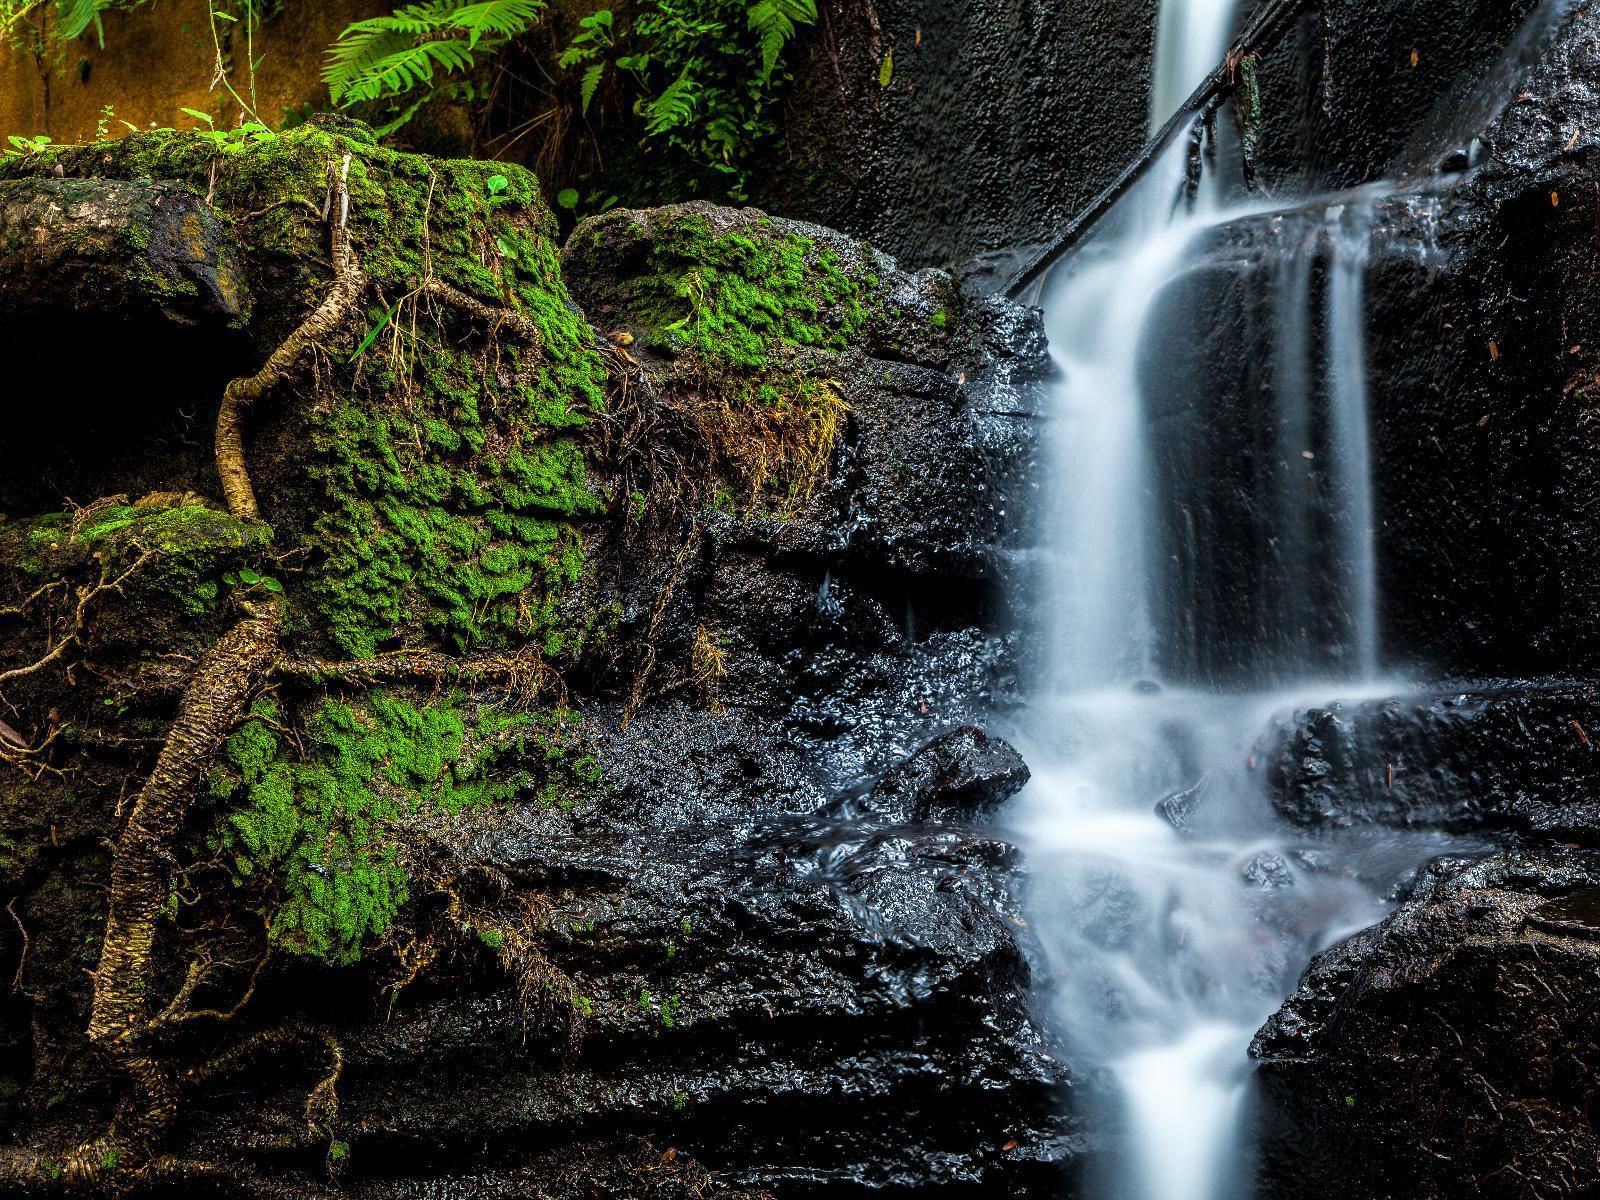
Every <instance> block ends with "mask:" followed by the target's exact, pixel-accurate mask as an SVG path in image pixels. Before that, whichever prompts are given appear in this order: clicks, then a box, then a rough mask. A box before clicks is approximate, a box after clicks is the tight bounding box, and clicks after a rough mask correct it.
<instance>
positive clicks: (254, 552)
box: [0, 496, 272, 638]
mask: <svg viewBox="0 0 1600 1200" xmlns="http://www.w3.org/2000/svg"><path fill="white" fill-rule="evenodd" d="M197 499H198V498H197V497H188V496H173V497H150V498H147V499H145V500H142V501H140V502H139V503H138V504H126V503H120V502H116V501H113V502H111V503H101V504H97V505H93V506H91V507H89V508H85V509H80V510H79V511H78V512H75V513H48V514H46V515H44V516H41V517H36V518H32V519H30V520H28V521H19V522H13V523H11V524H10V525H9V526H4V527H0V548H5V549H6V550H7V551H9V552H10V553H12V554H13V555H14V557H12V559H11V561H12V563H13V564H14V565H15V566H16V568H17V569H18V570H19V571H20V572H21V574H22V575H23V576H26V577H28V578H31V579H35V580H37V581H39V583H41V584H43V583H45V582H47V581H49V580H51V579H61V578H63V577H69V578H74V579H76V578H78V577H82V579H83V580H84V581H85V582H90V583H92V582H93V581H94V580H95V579H99V580H102V581H107V582H110V581H114V580H117V579H119V578H120V579H123V580H124V582H123V583H121V584H120V585H119V587H118V589H117V590H118V594H119V598H120V601H121V602H120V603H119V604H118V605H117V606H115V607H116V613H115V620H116V621H120V622H122V623H124V624H127V623H137V622H149V621H152V620H153V621H156V622H157V623H159V624H162V625H165V624H168V623H170V622H172V621H181V620H183V619H184V618H186V617H194V616H201V615H207V614H211V613H213V612H215V611H216V609H217V605H218V602H219V599H220V598H221V596H222V594H223V592H224V591H225V590H226V587H225V584H224V576H226V575H228V574H229V573H231V572H237V571H240V570H245V571H251V570H253V569H254V566H255V565H256V564H258V563H260V561H261V560H262V557H263V555H264V554H265V552H266V550H267V548H268V546H269V545H270V544H271V542H272V530H271V529H270V528H269V527H268V526H267V525H265V524H263V523H262V522H260V521H241V520H238V519H237V518H235V517H232V516H230V515H229V514H227V513H225V512H222V511H220V510H218V509H215V508H211V507H208V506H206V505H204V504H201V503H195V502H194V501H195V500H197ZM150 632H151V627H150V626H149V625H148V624H146V625H145V626H144V627H143V631H142V634H141V635H140V636H142V637H144V638H148V637H149V635H150Z"/></svg>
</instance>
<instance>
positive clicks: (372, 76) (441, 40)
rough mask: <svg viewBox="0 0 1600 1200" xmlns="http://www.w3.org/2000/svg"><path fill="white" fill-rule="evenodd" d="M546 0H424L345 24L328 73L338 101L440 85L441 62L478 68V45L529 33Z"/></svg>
mask: <svg viewBox="0 0 1600 1200" xmlns="http://www.w3.org/2000/svg"><path fill="white" fill-rule="evenodd" d="M544 8H545V0H472V2H470V3H469V2H467V0H424V3H421V4H407V5H402V6H401V7H399V8H397V9H395V10H394V12H392V13H391V14H389V15H388V16H384V17H369V18H368V19H367V20H364V21H356V22H353V23H352V24H351V25H349V26H347V27H346V28H345V31H344V32H343V33H342V34H340V35H339V40H338V41H337V42H335V43H334V44H333V46H332V47H331V48H330V49H329V51H328V62H327V65H326V66H325V67H324V68H323V72H322V78H323V80H324V81H325V82H326V83H327V85H328V91H329V92H330V93H331V94H332V96H333V100H334V103H336V104H341V105H345V106H348V105H351V104H359V103H362V102H364V101H372V100H381V99H384V98H386V97H393V96H398V95H402V94H404V93H406V92H410V91H413V90H415V89H417V88H419V87H423V86H425V85H426V86H429V87H431V86H432V83H433V77H434V73H435V71H436V70H439V71H443V72H445V73H446V74H449V73H453V72H459V71H470V70H471V69H472V68H473V67H474V66H475V65H476V63H477V59H476V57H475V55H476V52H478V51H480V50H483V51H489V50H495V49H498V48H499V47H500V46H502V45H503V44H504V43H505V42H506V41H508V40H509V39H511V38H514V37H517V36H518V35H519V34H522V33H526V32H527V31H528V30H529V29H531V28H532V27H533V26H534V25H535V24H536V23H537V22H538V20H539V18H540V16H541V15H542V14H543V12H544Z"/></svg>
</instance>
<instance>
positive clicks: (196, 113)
mask: <svg viewBox="0 0 1600 1200" xmlns="http://www.w3.org/2000/svg"><path fill="white" fill-rule="evenodd" d="M180 111H182V112H186V113H188V114H189V115H190V116H191V117H193V118H194V119H195V120H196V121H204V122H205V123H206V125H207V126H208V127H209V126H212V125H215V124H216V123H217V121H216V118H215V117H213V116H212V115H211V114H210V113H204V112H201V111H200V110H199V109H198V108H185V109H181V110H180Z"/></svg>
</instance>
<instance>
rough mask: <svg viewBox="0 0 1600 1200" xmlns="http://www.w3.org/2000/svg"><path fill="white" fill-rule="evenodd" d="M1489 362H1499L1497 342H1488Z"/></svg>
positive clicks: (1498, 345) (1498, 344)
mask: <svg viewBox="0 0 1600 1200" xmlns="http://www.w3.org/2000/svg"><path fill="white" fill-rule="evenodd" d="M1489 361H1490V362H1499V361H1500V343H1499V342H1490V343H1489Z"/></svg>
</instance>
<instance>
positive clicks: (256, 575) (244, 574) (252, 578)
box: [239, 567, 261, 587]
mask: <svg viewBox="0 0 1600 1200" xmlns="http://www.w3.org/2000/svg"><path fill="white" fill-rule="evenodd" d="M239 581H240V582H241V583H248V584H249V585H250V586H251V587H254V586H255V585H256V584H258V583H260V582H261V573H260V572H259V571H252V570H251V569H250V568H249V567H246V568H244V570H242V571H240V572H239Z"/></svg>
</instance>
